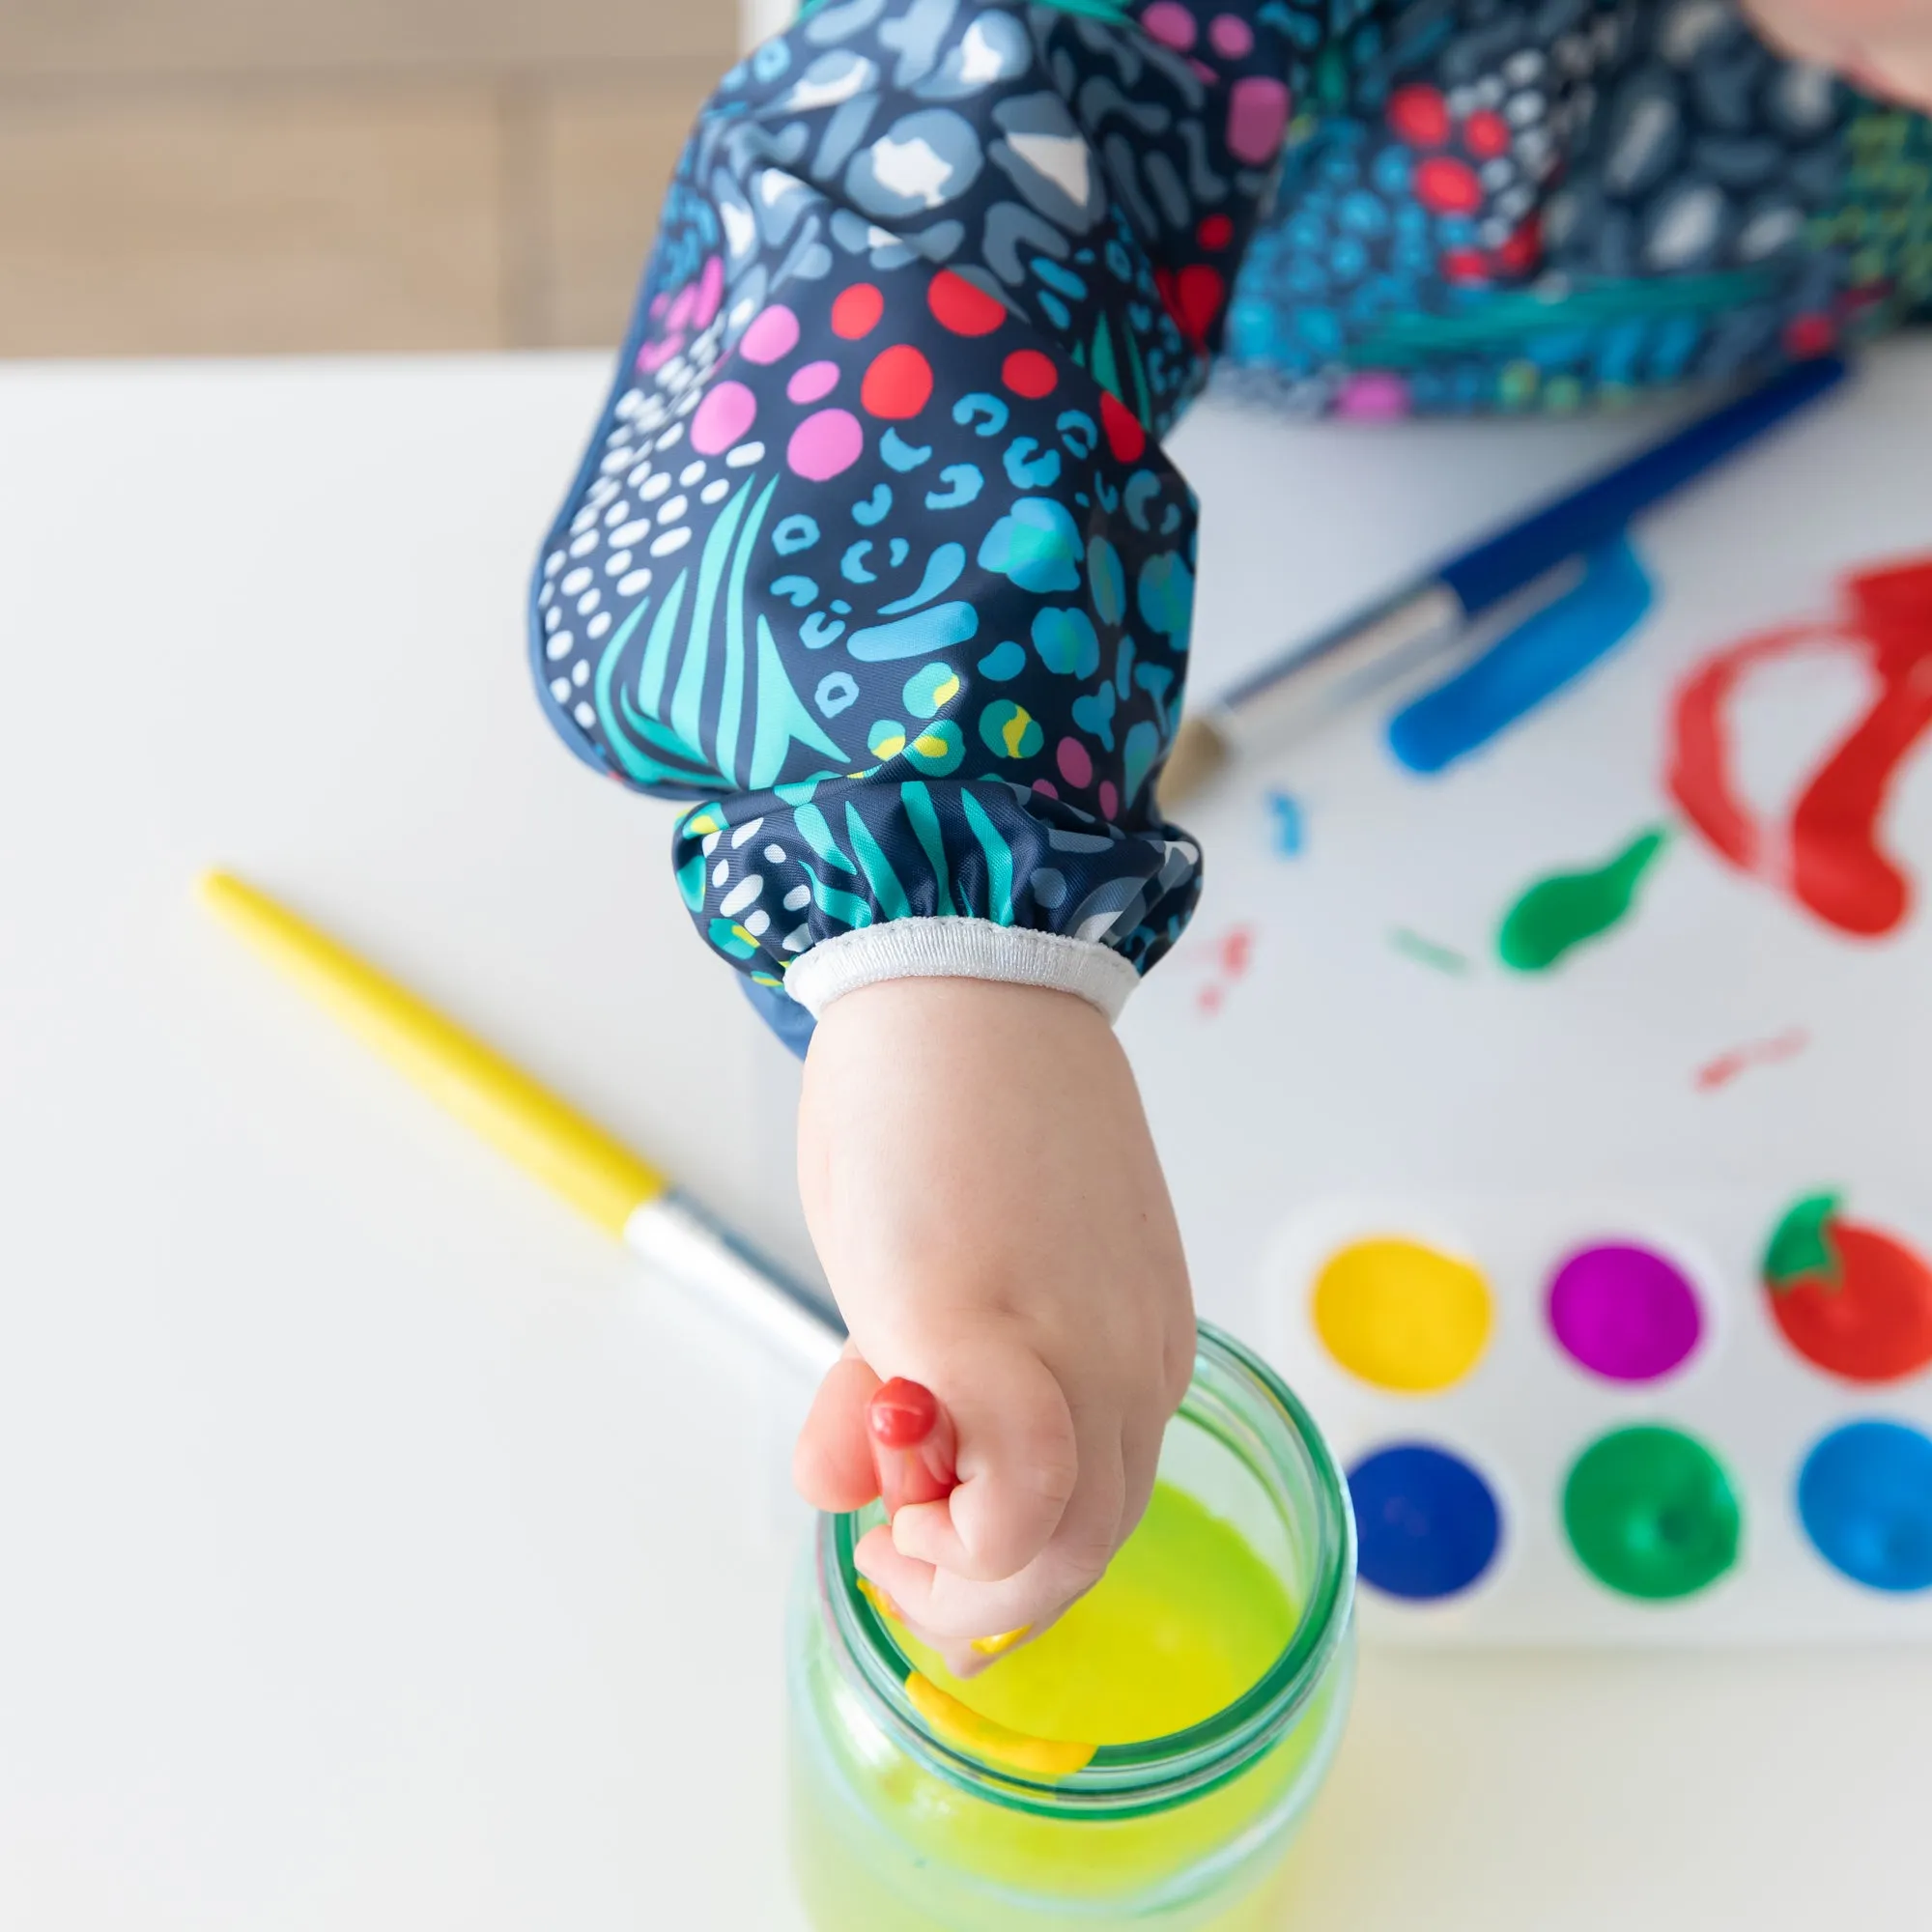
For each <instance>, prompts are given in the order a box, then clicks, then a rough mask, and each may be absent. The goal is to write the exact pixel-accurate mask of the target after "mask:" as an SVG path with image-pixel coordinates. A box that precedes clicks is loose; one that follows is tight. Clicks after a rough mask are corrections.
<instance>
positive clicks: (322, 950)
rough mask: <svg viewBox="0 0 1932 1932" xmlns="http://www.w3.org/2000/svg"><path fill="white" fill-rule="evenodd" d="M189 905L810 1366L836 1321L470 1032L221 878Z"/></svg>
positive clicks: (531, 1168) (574, 1201)
mask: <svg viewBox="0 0 1932 1932" xmlns="http://www.w3.org/2000/svg"><path fill="white" fill-rule="evenodd" d="M200 892H201V898H202V902H203V903H204V904H205V905H207V906H208V907H209V909H210V910H211V911H212V912H213V913H214V915H215V916H216V917H217V918H218V919H220V920H221V921H222V922H223V923H224V924H226V925H228V926H229V927H230V928H231V929H232V930H234V931H235V932H238V933H240V934H241V937H242V938H243V939H245V940H246V941H247V942H248V944H249V945H250V946H251V947H253V948H254V950H255V951H256V952H259V953H260V954H261V955H262V956H263V957H264V958H265V959H267V960H268V961H269V962H270V964H271V965H273V966H275V967H276V968H278V969H279V970H280V971H281V972H282V973H283V974H284V975H285V976H286V977H287V978H288V979H290V980H293V981H294V982H295V983H296V984H297V985H298V986H299V987H301V989H302V990H303V991H304V992H306V993H308V994H309V995H310V996H311V997H312V998H313V999H315V1000H316V1001H317V1002H318V1003H319V1004H320V1005H321V1006H323V1007H325V1008H327V1010H328V1011H330V1012H331V1013H333V1014H334V1015H335V1017H336V1018H337V1019H339V1020H341V1021H343V1022H344V1024H346V1025H347V1026H348V1027H349V1029H350V1031H351V1032H353V1033H355V1034H357V1035H359V1036H360V1037H362V1039H363V1040H364V1041H366V1042H367V1043H368V1044H369V1045H370V1046H372V1047H374V1048H375V1049H376V1051H377V1052H378V1053H380V1054H381V1055H382V1056H383V1058H384V1059H385V1060H386V1061H388V1062H389V1064H390V1065H392V1066H394V1067H396V1068H397V1069H398V1070H399V1071H401V1072H403V1073H405V1074H407V1075H408V1076H409V1078H410V1079H411V1080H412V1081H413V1082H414V1083H415V1084H416V1085H417V1086H418V1087H419V1088H421V1089H422V1090H423V1092H424V1093H426V1094H429V1095H430V1096H431V1098H433V1099H435V1100H438V1101H440V1103H441V1104H442V1105H443V1106H444V1107H446V1108H447V1109H448V1110H449V1112H450V1113H452V1114H454V1115H455V1116H456V1118H457V1119H458V1120H459V1121H461V1122H463V1123H464V1124H465V1125H466V1126H468V1127H469V1128H471V1129H473V1130H474V1131H475V1132H476V1133H478V1134H480V1135H482V1137H483V1138H484V1139H485V1140H487V1141H489V1142H490V1143H491V1144H492V1145H493V1146H495V1147H497V1149H499V1150H500V1151H502V1152H504V1153H506V1154H508V1155H509V1157H510V1158H511V1159H512V1160H514V1161H515V1162H516V1163H517V1165H518V1166H519V1167H522V1168H523V1169H525V1171H526V1172H527V1173H529V1174H533V1175H534V1176H535V1177H536V1178H537V1179H539V1180H541V1181H543V1182H544V1183H545V1184H546V1185H548V1186H549V1187H551V1188H553V1189H554V1190H555V1192H557V1193H558V1194H560V1195H562V1196H563V1198H564V1199H565V1200H566V1201H568V1202H569V1203H570V1204H571V1206H572V1207H573V1208H577V1209H578V1210H579V1211H580V1212H582V1213H583V1214H586V1215H588V1216H589V1218H590V1219H591V1220H593V1221H595V1222H596V1223H597V1225H598V1226H599V1227H601V1228H603V1229H604V1230H605V1231H606V1232H607V1233H609V1234H611V1235H615V1236H617V1237H618V1238H619V1239H621V1240H622V1241H623V1242H624V1243H625V1244H626V1245H627V1246H628V1247H630V1248H631V1249H632V1250H633V1251H634V1252H636V1253H637V1254H639V1255H640V1256H641V1257H642V1258H643V1259H644V1260H645V1261H647V1262H649V1263H650V1264H652V1265H653V1266H654V1267H659V1268H662V1269H664V1270H665V1271H666V1272H667V1273H668V1274H670V1275H672V1276H674V1277H675V1278H677V1279H678V1280H679V1281H680V1282H683V1283H685V1284H686V1285H688V1286H689V1287H691V1288H693V1289H695V1290H696V1291H697V1292H698V1293H701V1294H703V1295H705V1296H706V1297H707V1298H709V1299H712V1300H715V1301H718V1302H720V1303H722V1304H724V1305H725V1306H726V1307H727V1308H729V1309H731V1310H732V1311H733V1312H734V1313H736V1314H737V1315H739V1316H740V1317H741V1318H743V1319H744V1320H745V1321H749V1322H750V1323H752V1324H753V1326H754V1327H756V1328H757V1329H758V1330H759V1331H760V1332H761V1333H763V1334H764V1335H766V1336H768V1337H770V1338H771V1339H772V1340H774V1341H776V1342H777V1343H779V1344H780V1345H781V1347H782V1348H784V1349H785V1350H787V1351H788V1352H790V1353H792V1354H793V1355H795V1356H797V1357H799V1358H801V1359H802V1360H804V1361H805V1362H807V1363H809V1364H810V1366H812V1367H814V1368H817V1369H821V1370H822V1369H824V1368H826V1367H829V1366H830V1364H831V1362H832V1361H833V1359H834V1358H835V1357H836V1356H837V1355H838V1350H839V1349H840V1348H841V1347H842V1346H843V1343H844V1338H845V1329H844V1324H843V1323H842V1322H841V1321H839V1319H838V1311H837V1310H836V1309H834V1308H833V1307H832V1305H831V1304H830V1303H829V1302H828V1301H827V1300H826V1299H825V1298H824V1297H823V1296H822V1295H820V1294H818V1293H815V1292H814V1291H813V1290H812V1289H810V1288H809V1287H808V1286H806V1284H804V1283H803V1282H800V1281H796V1280H794V1279H793V1278H792V1277H791V1276H790V1275H788V1274H786V1273H785V1272H784V1270H783V1269H781V1268H780V1267H778V1266H776V1265H775V1264H773V1263H771V1262H769V1261H766V1260H765V1259H763V1258H762V1257H761V1256H759V1255H758V1254H757V1253H756V1252H755V1251H753V1249H752V1248H751V1247H749V1246H748V1245H747V1244H746V1243H745V1242H743V1241H741V1240H739V1239H738V1238H737V1237H736V1236H734V1235H732V1234H731V1233H730V1231H729V1230H728V1229H726V1228H725V1226H724V1225H723V1224H722V1223H721V1222H719V1221H718V1220H717V1219H716V1218H715V1217H714V1216H713V1215H711V1214H709V1213H708V1212H706V1211H705V1210H704V1209H703V1208H700V1207H699V1206H698V1205H697V1204H696V1202H694V1201H693V1200H692V1199H691V1198H690V1197H689V1196H688V1195H686V1194H684V1193H683V1192H681V1191H680V1190H679V1189H677V1188H675V1187H673V1186H672V1185H671V1184H670V1182H669V1180H668V1179H667V1178H666V1177H665V1176H664V1175H663V1174H661V1173H659V1172H658V1170H657V1169H656V1168H654V1167H653V1166H651V1164H650V1163H649V1162H648V1161H646V1160H644V1159H643V1158H641V1157H640V1156H639V1155H638V1154H636V1153H634V1152H633V1151H631V1150H630V1149H629V1148H627V1147H625V1146H624V1145H623V1144H622V1143H621V1142H620V1141H618V1140H616V1139H615V1138H613V1137H612V1136H611V1134H609V1133H607V1132H606V1131H605V1130H604V1129H603V1128H602V1127H600V1126H599V1125H597V1123H596V1122H594V1121H590V1120H586V1119H585V1118H584V1116H583V1115H582V1114H580V1113H579V1112H578V1111H577V1110H576V1109H575V1108H574V1107H572V1106H570V1105H569V1104H568V1102H566V1101H564V1100H562V1099H560V1098H559V1097H558V1096H557V1095H556V1094H553V1093H551V1092H550V1090H549V1089H548V1088H546V1087H544V1086H542V1085H541V1084H540V1083H539V1082H537V1081H536V1080H533V1079H532V1078H531V1077H530V1076H529V1074H527V1073H526V1072H525V1071H524V1070H523V1068H522V1067H520V1066H517V1065H513V1064H512V1063H511V1062H510V1061H508V1060H505V1059H504V1058H503V1056H502V1055H501V1054H499V1053H497V1051H496V1049H495V1048H493V1047H490V1046H487V1045H485V1044H484V1042H483V1041H482V1040H480V1039H478V1038H477V1037H475V1036H474V1035H473V1034H470V1033H467V1032H465V1030H464V1029H463V1028H462V1027H460V1026H458V1025H457V1024H456V1022H455V1021H454V1020H451V1019H449V1018H448V1017H447V1016H446V1015H444V1014H442V1013H440V1012H438V1011H437V1009H435V1008H434V1007H432V1006H430V1005H429V1004H428V1002H426V1001H425V1000H423V999H421V998H419V997H418V996H417V995H416V994H414V993H412V992H411V991H410V990H409V988H408V987H406V986H403V985H400V984H399V983H398V982H397V981H396V980H391V979H390V978H388V976H387V975H386V974H384V973H382V972H380V971H378V969H377V968H376V967H374V966H372V965H370V964H369V962H368V961H367V960H366V959H362V958H359V957H357V956H356V954H355V953H354V952H350V950H349V949H348V948H347V947H346V946H344V945H342V944H341V943H340V942H339V941H338V940H334V939H331V938H330V937H329V936H328V934H327V933H326V932H323V931H322V930H320V929H319V928H318V927H316V926H313V925H311V924H310V923H308V922H307V921H306V920H304V919H301V918H300V917H298V915H297V914H295V913H293V912H291V911H290V910H289V909H288V907H286V906H284V905H281V904H279V903H278V902H277V901H276V900H274V899H272V898H270V896H269V895H268V894H266V893H263V892H259V891H257V890H256V889H255V888H254V887H253V886H250V885H246V884H244V883H243V882H242V881H241V880H240V879H238V878H235V877H234V876H232V875H231V874H229V873H227V872H209V873H207V874H206V875H205V876H204V877H203V878H202V880H201V885H200Z"/></svg>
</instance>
